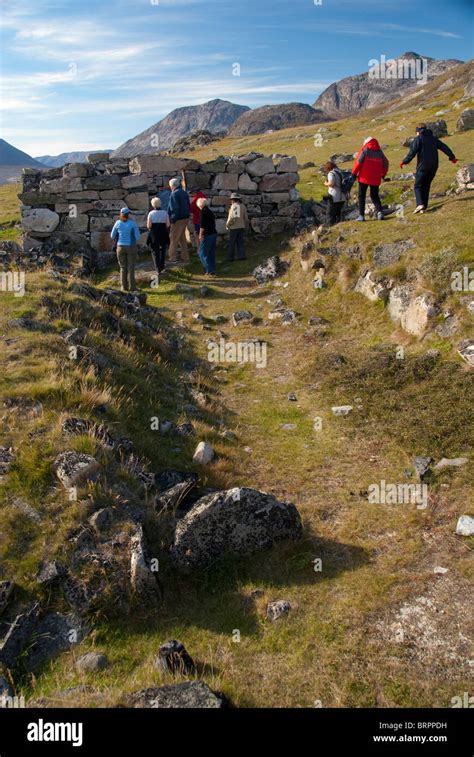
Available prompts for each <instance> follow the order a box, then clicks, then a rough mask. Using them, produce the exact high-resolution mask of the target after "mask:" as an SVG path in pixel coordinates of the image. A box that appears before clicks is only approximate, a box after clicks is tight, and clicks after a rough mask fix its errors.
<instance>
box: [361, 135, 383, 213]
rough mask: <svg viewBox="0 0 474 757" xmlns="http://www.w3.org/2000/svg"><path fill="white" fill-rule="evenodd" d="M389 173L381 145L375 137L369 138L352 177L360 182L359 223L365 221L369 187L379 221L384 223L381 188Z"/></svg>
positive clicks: (362, 149) (362, 148)
mask: <svg viewBox="0 0 474 757" xmlns="http://www.w3.org/2000/svg"><path fill="white" fill-rule="evenodd" d="M387 171H388V160H387V158H386V157H385V155H384V153H383V152H382V150H381V148H380V145H379V143H378V142H377V140H376V139H374V137H367V139H366V140H365V142H364V144H363V145H362V147H361V148H360V150H359V152H358V153H357V155H356V158H355V161H354V165H353V166H352V175H353V176H354V177H356V178H357V179H358V180H359V217H358V218H357V221H365V198H366V196H367V187H370V199H371V200H372V202H373V203H374V206H375V210H376V211H377V220H378V221H383V213H382V203H381V202H380V196H379V186H380V183H381V181H382V179H383V177H384V176H385V175H386V173H387Z"/></svg>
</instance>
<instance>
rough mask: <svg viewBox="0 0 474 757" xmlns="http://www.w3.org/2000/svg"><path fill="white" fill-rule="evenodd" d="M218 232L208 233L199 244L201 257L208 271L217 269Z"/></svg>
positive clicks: (213, 271)
mask: <svg viewBox="0 0 474 757" xmlns="http://www.w3.org/2000/svg"><path fill="white" fill-rule="evenodd" d="M216 244H217V234H208V235H207V236H205V237H204V239H202V240H201V242H200V244H199V257H200V259H201V263H202V264H203V266H204V270H205V272H206V273H215V271H216Z"/></svg>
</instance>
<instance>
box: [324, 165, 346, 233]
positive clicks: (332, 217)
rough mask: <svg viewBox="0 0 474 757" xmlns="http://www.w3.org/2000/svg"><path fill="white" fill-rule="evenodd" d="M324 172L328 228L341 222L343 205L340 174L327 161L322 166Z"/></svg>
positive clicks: (335, 167)
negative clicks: (325, 176) (326, 190)
mask: <svg viewBox="0 0 474 757" xmlns="http://www.w3.org/2000/svg"><path fill="white" fill-rule="evenodd" d="M324 170H325V171H326V173H327V179H326V181H325V182H324V186H326V187H327V188H328V204H327V223H328V225H329V226H333V225H334V224H335V223H339V222H340V221H342V211H343V208H344V203H345V197H344V193H343V191H342V174H341V172H340V171H339V170H338V168H337V166H336V164H335V163H333V162H332V161H331V160H328V162H327V163H326V164H325V165H324Z"/></svg>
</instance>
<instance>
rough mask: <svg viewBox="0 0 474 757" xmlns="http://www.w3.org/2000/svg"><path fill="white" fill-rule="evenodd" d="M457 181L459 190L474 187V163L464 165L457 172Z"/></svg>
mask: <svg viewBox="0 0 474 757" xmlns="http://www.w3.org/2000/svg"><path fill="white" fill-rule="evenodd" d="M456 183H457V191H458V192H465V191H466V190H467V189H474V163H470V164H468V165H465V166H462V167H461V168H460V169H459V171H457V172H456Z"/></svg>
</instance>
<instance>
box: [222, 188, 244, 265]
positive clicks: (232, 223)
mask: <svg viewBox="0 0 474 757" xmlns="http://www.w3.org/2000/svg"><path fill="white" fill-rule="evenodd" d="M230 200H231V205H230V208H229V215H228V216H227V222H226V228H227V229H228V231H229V251H228V254H227V260H229V261H230V262H233V261H234V260H235V252H236V250H237V260H245V258H246V255H245V229H246V228H247V226H248V221H249V219H248V214H247V208H246V207H245V205H244V204H243V202H242V198H241V196H240V195H239V194H237V193H236V192H232V194H231V196H230Z"/></svg>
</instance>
